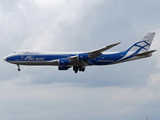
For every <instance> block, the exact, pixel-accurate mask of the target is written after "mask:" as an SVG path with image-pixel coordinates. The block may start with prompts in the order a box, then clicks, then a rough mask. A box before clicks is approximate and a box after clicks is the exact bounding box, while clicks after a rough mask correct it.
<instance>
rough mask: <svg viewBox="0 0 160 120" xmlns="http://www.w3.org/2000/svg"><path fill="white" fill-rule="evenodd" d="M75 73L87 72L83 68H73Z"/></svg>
mask: <svg viewBox="0 0 160 120" xmlns="http://www.w3.org/2000/svg"><path fill="white" fill-rule="evenodd" d="M73 71H74V72H75V73H77V72H78V71H80V72H84V71H85V67H83V66H73Z"/></svg>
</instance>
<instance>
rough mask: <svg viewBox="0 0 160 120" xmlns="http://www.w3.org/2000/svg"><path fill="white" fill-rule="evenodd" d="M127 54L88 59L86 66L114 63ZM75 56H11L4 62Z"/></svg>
mask: <svg viewBox="0 0 160 120" xmlns="http://www.w3.org/2000/svg"><path fill="white" fill-rule="evenodd" d="M126 54H127V51H124V52H119V53H114V54H103V55H100V56H99V57H96V58H94V59H90V60H89V62H88V65H107V64H112V63H115V62H116V61H118V60H120V59H121V58H122V57H124V56H125V55H126ZM76 55H77V54H50V55H46V54H44V55H43V54H41V55H13V56H10V57H7V59H6V61H8V62H27V61H28V62H31V61H33V62H36V61H42V62H43V61H44V62H45V61H51V60H57V59H62V58H68V57H71V56H76Z"/></svg>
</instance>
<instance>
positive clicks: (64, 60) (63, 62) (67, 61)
mask: <svg viewBox="0 0 160 120" xmlns="http://www.w3.org/2000/svg"><path fill="white" fill-rule="evenodd" d="M70 63H71V61H70V59H60V60H59V65H60V66H63V65H70Z"/></svg>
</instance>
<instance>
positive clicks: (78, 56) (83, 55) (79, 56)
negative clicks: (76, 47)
mask: <svg viewBox="0 0 160 120" xmlns="http://www.w3.org/2000/svg"><path fill="white" fill-rule="evenodd" d="M77 59H78V60H89V54H86V53H83V54H78V55H77Z"/></svg>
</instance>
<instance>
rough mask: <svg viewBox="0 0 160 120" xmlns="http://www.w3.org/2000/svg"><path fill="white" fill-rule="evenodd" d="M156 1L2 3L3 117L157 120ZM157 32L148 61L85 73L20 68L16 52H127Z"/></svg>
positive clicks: (159, 37) (159, 41) (159, 42)
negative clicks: (14, 57) (12, 58)
mask: <svg viewBox="0 0 160 120" xmlns="http://www.w3.org/2000/svg"><path fill="white" fill-rule="evenodd" d="M159 6H160V1H159V0H0V58H1V59H0V68H1V72H0V118H1V119H3V120H46V119H47V120H128V119H129V120H146V117H148V118H149V120H159V119H160V7H159ZM150 31H151V32H152V31H154V32H156V36H155V38H154V41H153V43H152V46H151V49H156V50H158V51H157V52H155V53H154V54H153V56H152V57H150V58H147V59H142V60H137V61H132V62H128V63H122V64H117V65H112V66H103V67H100V66H99V67H96V66H93V67H87V69H86V71H85V72H84V73H78V74H75V73H74V72H73V71H72V69H70V70H68V71H58V68H57V67H53V66H47V67H32V66H21V72H18V71H17V66H16V65H13V64H9V63H6V62H5V61H3V57H4V56H6V55H8V54H10V53H11V52H13V51H14V50H43V51H54V52H56V51H91V50H94V49H97V48H100V47H103V46H106V45H109V44H114V43H117V42H121V44H120V45H118V46H116V47H115V48H112V49H111V50H109V51H121V50H126V49H127V48H129V47H130V46H131V45H132V44H133V43H134V42H136V41H137V40H138V39H139V38H141V37H142V36H143V35H145V34H146V33H147V32H150Z"/></svg>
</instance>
